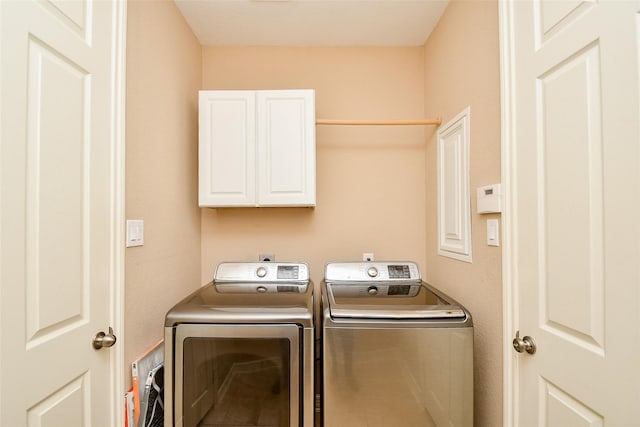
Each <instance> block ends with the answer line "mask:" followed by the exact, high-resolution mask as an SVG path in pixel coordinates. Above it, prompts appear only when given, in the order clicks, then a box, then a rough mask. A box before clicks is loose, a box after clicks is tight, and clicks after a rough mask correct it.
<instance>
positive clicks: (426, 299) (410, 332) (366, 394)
mask: <svg viewBox="0 0 640 427" xmlns="http://www.w3.org/2000/svg"><path fill="white" fill-rule="evenodd" d="M321 290H322V300H321V310H322V325H321V328H322V339H323V341H322V342H323V344H322V360H323V364H322V369H323V373H322V390H323V392H322V409H323V411H322V414H323V424H324V426H325V427H337V426H349V427H388V426H403V427H418V426H420V427H425V426H444V425H447V426H471V425H473V322H472V319H471V315H470V314H469V312H468V311H467V310H466V309H465V308H464V307H462V306H461V305H460V304H458V303H456V302H455V301H454V300H452V299H451V298H449V297H448V296H446V295H445V294H443V293H442V292H440V291H438V290H437V289H435V288H434V287H432V286H430V285H429V284H427V283H425V282H423V281H422V280H421V276H420V272H419V269H418V266H417V264H415V263H412V262H353V263H330V264H327V266H326V269H325V279H324V280H323V282H322V285H321Z"/></svg>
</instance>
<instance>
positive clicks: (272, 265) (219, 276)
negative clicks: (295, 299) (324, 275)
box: [213, 262, 309, 283]
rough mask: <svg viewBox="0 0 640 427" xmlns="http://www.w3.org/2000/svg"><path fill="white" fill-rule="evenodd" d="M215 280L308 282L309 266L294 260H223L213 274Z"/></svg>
mask: <svg viewBox="0 0 640 427" xmlns="http://www.w3.org/2000/svg"><path fill="white" fill-rule="evenodd" d="M213 280H214V281H215V282H270V283H281V282H308V281H309V267H308V266H307V264H305V263H296V262H223V263H220V264H218V266H217V268H216V271H215V273H214V275H213Z"/></svg>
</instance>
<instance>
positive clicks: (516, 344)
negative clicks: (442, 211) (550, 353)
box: [512, 331, 536, 354]
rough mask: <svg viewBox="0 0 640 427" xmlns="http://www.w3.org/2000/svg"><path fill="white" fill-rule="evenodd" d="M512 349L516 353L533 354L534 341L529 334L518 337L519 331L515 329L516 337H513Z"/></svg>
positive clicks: (534, 349) (534, 350)
mask: <svg viewBox="0 0 640 427" xmlns="http://www.w3.org/2000/svg"><path fill="white" fill-rule="evenodd" d="M512 344H513V349H514V350H515V351H517V352H518V353H522V352H525V351H526V352H527V353H529V354H534V353H535V352H536V342H535V341H534V340H533V338H531V337H530V336H528V335H527V336H525V337H523V338H520V331H516V337H515V338H514V339H513V343H512Z"/></svg>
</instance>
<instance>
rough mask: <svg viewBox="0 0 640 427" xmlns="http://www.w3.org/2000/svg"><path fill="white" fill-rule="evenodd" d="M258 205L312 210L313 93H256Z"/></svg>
mask: <svg viewBox="0 0 640 427" xmlns="http://www.w3.org/2000/svg"><path fill="white" fill-rule="evenodd" d="M257 104H258V105H257V108H258V110H257V111H258V114H257V116H258V133H257V135H258V137H257V138H258V205H260V206H315V204H316V180H315V176H316V144H315V92H314V91H313V90H306V89H305V90H274V91H258V92H257Z"/></svg>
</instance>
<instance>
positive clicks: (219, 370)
mask: <svg viewBox="0 0 640 427" xmlns="http://www.w3.org/2000/svg"><path fill="white" fill-rule="evenodd" d="M299 334H300V330H299V328H298V326H297V325H278V326H271V325H253V324H251V325H180V326H178V327H177V329H176V366H175V381H174V384H175V391H176V392H175V398H176V399H175V417H176V425H182V426H183V427H205V426H206V427H216V426H240V425H241V426H277V427H289V426H292V427H293V426H298V425H299V416H300V414H299V403H300V397H299V396H300V384H299V383H300V375H299V373H300V351H299V340H300V337H299ZM180 420H181V421H182V422H180Z"/></svg>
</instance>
